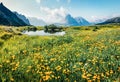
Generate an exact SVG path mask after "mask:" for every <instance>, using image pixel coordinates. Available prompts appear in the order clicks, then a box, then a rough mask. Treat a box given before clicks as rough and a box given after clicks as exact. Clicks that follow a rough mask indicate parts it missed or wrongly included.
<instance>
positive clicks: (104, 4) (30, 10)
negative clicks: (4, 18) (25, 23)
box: [0, 0, 120, 22]
mask: <svg viewBox="0 0 120 82" xmlns="http://www.w3.org/2000/svg"><path fill="white" fill-rule="evenodd" d="M0 1H1V2H3V3H4V4H5V6H7V7H8V8H9V9H11V10H12V11H17V12H19V13H21V14H24V15H26V16H31V17H37V18H41V19H44V20H46V21H47V22H49V21H53V22H55V21H62V19H63V18H64V16H65V15H66V14H68V13H70V14H71V15H72V16H73V17H77V16H81V17H84V18H86V19H87V20H89V21H94V20H96V19H99V18H108V17H113V16H119V15H120V10H119V9H120V0H0ZM51 19H52V20H51Z"/></svg>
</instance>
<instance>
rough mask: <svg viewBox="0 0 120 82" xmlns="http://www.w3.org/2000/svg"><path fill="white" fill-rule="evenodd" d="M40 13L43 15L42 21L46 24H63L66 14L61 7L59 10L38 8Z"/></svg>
mask: <svg viewBox="0 0 120 82" xmlns="http://www.w3.org/2000/svg"><path fill="white" fill-rule="evenodd" d="M40 11H41V13H43V14H44V17H43V18H42V19H44V21H46V22H47V23H49V24H51V23H64V22H65V20H64V19H65V16H66V14H67V10H66V9H65V8H63V7H60V8H54V9H52V8H48V7H40Z"/></svg>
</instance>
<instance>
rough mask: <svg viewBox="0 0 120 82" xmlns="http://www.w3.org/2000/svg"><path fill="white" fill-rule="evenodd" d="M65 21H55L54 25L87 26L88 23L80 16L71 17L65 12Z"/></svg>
mask: <svg viewBox="0 0 120 82" xmlns="http://www.w3.org/2000/svg"><path fill="white" fill-rule="evenodd" d="M64 20H65V23H57V24H56V25H62V26H87V25H90V23H89V22H88V21H87V20H86V19H84V18H82V17H75V18H74V17H72V16H71V15H70V14H67V15H66V17H65V19H64Z"/></svg>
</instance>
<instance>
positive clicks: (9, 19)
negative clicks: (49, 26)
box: [0, 3, 28, 26]
mask: <svg viewBox="0 0 120 82" xmlns="http://www.w3.org/2000/svg"><path fill="white" fill-rule="evenodd" d="M0 25H7V26H26V25H28V24H26V23H25V22H24V21H23V20H21V19H20V18H18V17H17V16H16V15H15V14H14V13H13V12H12V11H10V10H9V9H8V8H6V7H5V6H4V5H3V3H0Z"/></svg>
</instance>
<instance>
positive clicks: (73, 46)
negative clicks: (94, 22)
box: [0, 25, 120, 82]
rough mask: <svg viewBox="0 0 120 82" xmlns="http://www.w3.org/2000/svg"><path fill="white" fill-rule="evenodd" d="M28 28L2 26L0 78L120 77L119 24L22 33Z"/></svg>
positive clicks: (81, 80) (54, 81) (110, 81)
mask: <svg viewBox="0 0 120 82" xmlns="http://www.w3.org/2000/svg"><path fill="white" fill-rule="evenodd" d="M25 28H27V27H22V28H16V27H6V26H0V34H1V35H0V81H2V82H12V81H13V82H119V81H120V79H119V78H120V26H119V25H101V26H86V27H70V28H64V29H63V30H65V31H66V35H64V36H28V35H22V34H21V32H20V31H21V30H24V29H25ZM37 28H38V29H39V30H40V29H42V28H41V27H37Z"/></svg>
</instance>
